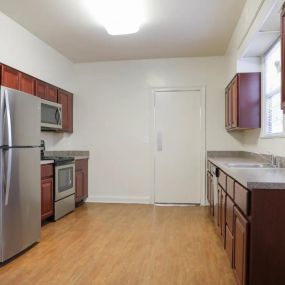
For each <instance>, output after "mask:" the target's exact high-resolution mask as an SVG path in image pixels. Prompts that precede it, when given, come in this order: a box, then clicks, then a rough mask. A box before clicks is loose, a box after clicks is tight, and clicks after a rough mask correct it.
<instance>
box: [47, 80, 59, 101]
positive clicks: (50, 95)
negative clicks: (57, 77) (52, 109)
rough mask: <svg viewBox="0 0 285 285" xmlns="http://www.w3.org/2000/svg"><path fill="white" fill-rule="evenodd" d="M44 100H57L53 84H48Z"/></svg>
mask: <svg viewBox="0 0 285 285" xmlns="http://www.w3.org/2000/svg"><path fill="white" fill-rule="evenodd" d="M46 100H48V101H52V102H57V88H56V87H55V86H52V85H50V84H48V86H47V94H46Z"/></svg>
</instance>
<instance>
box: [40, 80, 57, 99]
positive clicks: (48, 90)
mask: <svg viewBox="0 0 285 285" xmlns="http://www.w3.org/2000/svg"><path fill="white" fill-rule="evenodd" d="M36 96H38V97H40V98H42V99H44V100H48V101H52V102H57V88H56V87H55V86H53V85H51V84H48V83H46V82H43V81H41V80H36Z"/></svg>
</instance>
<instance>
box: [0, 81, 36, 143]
mask: <svg viewBox="0 0 285 285" xmlns="http://www.w3.org/2000/svg"><path fill="white" fill-rule="evenodd" d="M0 102H1V107H0V122H1V126H0V145H9V146H39V145H40V132H41V127H40V122H41V109H40V102H41V100H40V99H39V98H37V97H35V96H32V95H29V94H26V93H23V92H20V91H16V90H14V89H10V88H6V87H2V86H1V101H0Z"/></svg>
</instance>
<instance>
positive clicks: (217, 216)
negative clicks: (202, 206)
mask: <svg viewBox="0 0 285 285" xmlns="http://www.w3.org/2000/svg"><path fill="white" fill-rule="evenodd" d="M221 191H222V188H221V187H220V185H219V186H218V188H217V193H215V194H214V195H217V198H218V199H217V201H216V204H215V220H216V225H217V227H218V228H220V226H221V204H220V199H221Z"/></svg>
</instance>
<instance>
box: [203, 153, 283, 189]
mask: <svg viewBox="0 0 285 285" xmlns="http://www.w3.org/2000/svg"><path fill="white" fill-rule="evenodd" d="M208 160H209V161H210V162H212V163H213V164H214V165H216V166H217V167H218V168H220V169H221V170H223V171H224V172H225V173H226V174H228V175H229V176H231V177H232V178H234V179H235V180H236V181H238V182H239V183H240V184H241V185H243V186H244V187H246V188H248V189H250V190H252V189H284V190H285V168H233V167H228V166H227V163H242V162H250V163H259V162H262V160H260V159H256V158H254V157H236V156H228V157H219V156H208ZM263 162H264V161H263Z"/></svg>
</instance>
